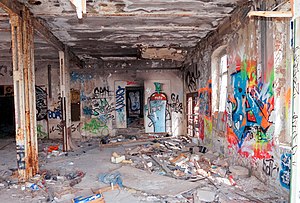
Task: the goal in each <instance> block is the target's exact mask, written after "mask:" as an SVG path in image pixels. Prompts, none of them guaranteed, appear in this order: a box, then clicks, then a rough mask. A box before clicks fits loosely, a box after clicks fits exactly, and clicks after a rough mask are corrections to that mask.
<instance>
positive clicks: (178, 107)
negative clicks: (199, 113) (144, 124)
mask: <svg viewBox="0 0 300 203" xmlns="http://www.w3.org/2000/svg"><path fill="white" fill-rule="evenodd" d="M167 105H168V106H169V108H170V109H171V111H173V112H175V113H181V114H182V111H183V106H182V102H180V101H179V95H176V94H175V93H172V94H171V102H170V103H169V102H168V104H167Z"/></svg>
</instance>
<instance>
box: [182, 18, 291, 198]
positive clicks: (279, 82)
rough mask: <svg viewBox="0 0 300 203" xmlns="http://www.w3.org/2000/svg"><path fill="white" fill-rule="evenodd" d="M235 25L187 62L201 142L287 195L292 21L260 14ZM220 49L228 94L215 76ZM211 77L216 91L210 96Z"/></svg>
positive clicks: (188, 86) (186, 75) (187, 87)
mask: <svg viewBox="0 0 300 203" xmlns="http://www.w3.org/2000/svg"><path fill="white" fill-rule="evenodd" d="M233 27H235V26H231V30H232V33H231V34H230V33H229V34H227V35H218V34H215V36H214V37H212V38H211V39H215V41H214V46H212V47H211V46H210V44H211V42H210V41H209V40H207V44H204V45H201V46H200V48H199V47H198V49H197V50H196V51H195V52H193V53H190V55H189V56H188V60H187V61H186V62H185V87H186V88H185V93H189V92H196V91H198V105H197V106H196V108H195V110H196V112H197V114H198V115H197V116H198V118H197V119H198V125H197V126H196V128H197V129H195V130H196V131H197V132H198V134H197V136H198V138H199V140H200V143H204V144H206V145H208V146H209V147H210V148H212V149H214V150H217V151H219V152H220V153H222V154H224V155H225V156H226V157H230V160H231V162H232V164H240V165H244V166H246V167H248V168H250V169H251V171H252V174H253V175H255V176H257V177H258V178H260V179H261V180H263V181H264V182H266V183H267V184H269V185H273V186H275V187H277V188H279V189H280V190H281V191H282V192H283V193H285V194H287V192H288V190H289V180H290V160H291V158H290V157H291V155H290V150H291V148H290V142H291V138H290V137H289V125H288V120H289V114H290V96H291V95H290V94H291V93H290V92H291V84H290V78H291V76H290V75H289V70H290V60H291V57H290V56H291V55H292V54H291V51H290V47H289V20H271V19H270V20H268V21H259V20H258V18H256V19H255V20H254V19H251V20H245V22H244V24H243V25H242V27H241V29H239V30H236V31H233V30H234V29H233ZM219 47H222V49H223V51H220V50H219V49H218V48H219ZM216 52H218V54H215V53H216ZM220 53H222V54H226V55H227V56H228V64H227V67H228V72H227V75H228V77H227V81H228V83H227V91H226V92H220V88H219V87H220V86H219V81H218V78H217V77H216V75H215V74H218V73H219V72H218V71H216V69H215V68H218V66H216V63H217V62H216V60H219V59H218V56H219V57H221V56H222V55H221V54H220ZM211 67H213V69H212V68H211ZM211 79H213V83H212V84H211V88H212V89H213V90H214V91H213V95H211V94H209V93H210V92H211V89H210V88H209V85H208V83H209V81H211ZM216 91H217V92H216ZM221 94H227V101H226V111H225V112H218V108H217V107H216V106H218V102H219V101H220V95H221ZM212 100H213V101H212ZM206 107H208V108H206ZM212 107H214V108H213V112H211V109H212ZM222 126H223V127H222Z"/></svg>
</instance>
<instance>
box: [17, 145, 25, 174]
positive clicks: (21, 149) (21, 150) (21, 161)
mask: <svg viewBox="0 0 300 203" xmlns="http://www.w3.org/2000/svg"><path fill="white" fill-rule="evenodd" d="M17 164H18V169H25V146H24V145H17Z"/></svg>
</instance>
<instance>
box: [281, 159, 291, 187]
mask: <svg viewBox="0 0 300 203" xmlns="http://www.w3.org/2000/svg"><path fill="white" fill-rule="evenodd" d="M290 176H291V154H289V153H284V154H282V155H281V170H280V172H279V180H280V184H281V186H282V187H284V188H286V189H288V190H289V189H290Z"/></svg>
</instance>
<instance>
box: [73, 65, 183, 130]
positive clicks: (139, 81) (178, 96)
mask: <svg viewBox="0 0 300 203" xmlns="http://www.w3.org/2000/svg"><path fill="white" fill-rule="evenodd" d="M177 74H178V73H177V72H168V71H166V72H165V73H163V74H161V73H156V72H148V73H144V72H135V71H134V73H131V74H130V73H126V74H124V73H113V74H110V73H106V74H104V75H103V74H100V73H97V71H96V72H95V73H94V74H93V75H91V74H90V73H88V72H84V71H80V70H73V71H72V73H71V88H72V89H74V90H77V91H80V102H81V117H80V123H79V124H77V125H79V127H78V128H77V129H78V130H79V131H80V133H79V134H80V136H105V135H115V134H119V133H120V132H122V133H126V132H130V129H129V128H132V127H131V126H129V124H130V123H131V122H132V120H130V117H131V118H134V117H137V118H138V120H135V121H137V123H140V125H138V127H139V128H141V129H142V132H169V133H172V134H174V135H179V134H183V129H184V127H183V125H184V122H183V117H182V114H183V104H182V101H183V94H182V82H181V79H180V78H179V77H177V76H176V75H177ZM162 78H170V79H171V78H173V82H170V81H171V80H162ZM174 78H176V80H175V79H174ZM155 82H160V83H162V84H163V85H162V86H161V88H162V90H163V93H165V97H164V100H163V101H162V102H163V103H164V108H161V106H160V105H157V102H158V101H159V100H158V99H159V98H158V97H156V96H157V95H156V96H155V95H154V94H155V93H156V92H155V85H154V83H155ZM171 84H172V85H173V87H172V85H171ZM175 84H176V85H175ZM136 88H138V89H139V88H141V89H142V90H141V91H140V90H139V91H137V90H136ZM126 92H127V93H128V94H126ZM151 95H152V97H151ZM141 97H142V99H141ZM141 101H144V103H141ZM149 106H151V107H152V108H148V107H149ZM155 106H157V108H156V107H155ZM158 111H160V114H159V116H158V117H157V115H158ZM141 115H143V118H141ZM133 127H135V126H133ZM154 128H155V129H154ZM122 129H125V130H123V131H122ZM136 131H137V130H136ZM135 133H137V132H135Z"/></svg>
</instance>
